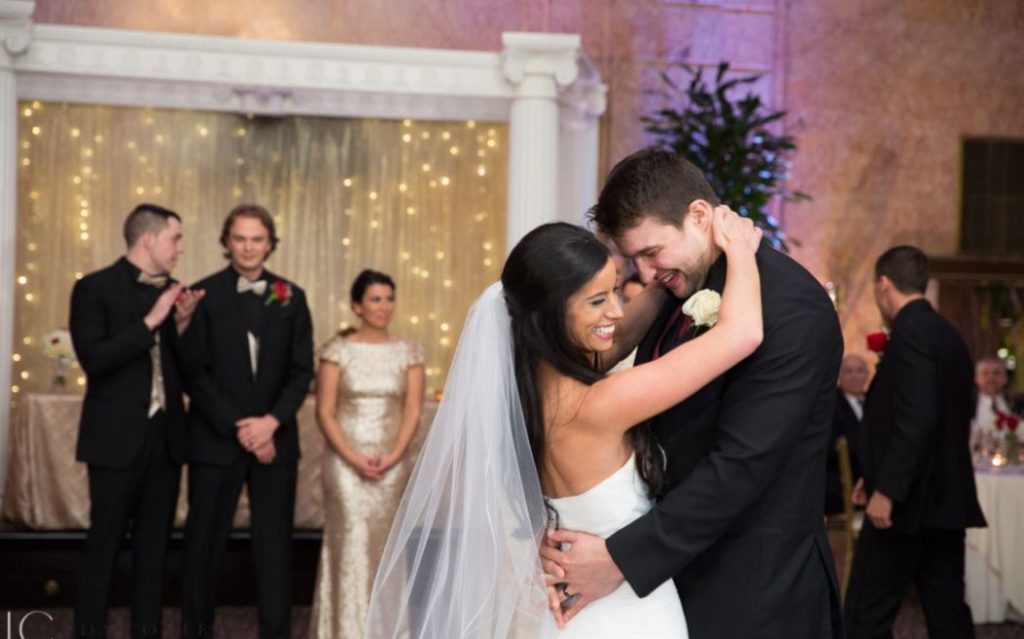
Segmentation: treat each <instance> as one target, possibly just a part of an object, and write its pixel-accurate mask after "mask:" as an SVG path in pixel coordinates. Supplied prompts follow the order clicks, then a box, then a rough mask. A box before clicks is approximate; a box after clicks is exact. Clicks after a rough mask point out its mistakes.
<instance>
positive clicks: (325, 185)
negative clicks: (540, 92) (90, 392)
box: [5, 102, 507, 403]
mask: <svg viewBox="0 0 1024 639" xmlns="http://www.w3.org/2000/svg"><path fill="white" fill-rule="evenodd" d="M18 129H19V136H18V138H19V141H18V143H19V173H18V246H17V274H16V282H13V283H10V282H8V283H5V284H6V285H13V286H15V288H16V292H17V303H16V309H15V316H16V317H15V345H14V353H15V355H14V362H13V375H12V384H13V388H12V391H14V393H13V395H12V397H13V398H14V400H15V403H16V402H17V398H18V397H19V395H20V394H23V393H26V392H32V391H34V390H41V389H49V388H50V387H51V383H52V382H51V380H52V378H53V372H54V368H53V366H54V365H53V362H51V361H50V360H48V359H46V358H45V357H44V356H43V353H42V341H43V337H44V336H45V335H46V334H47V333H49V332H50V331H53V330H55V329H58V328H61V327H66V326H67V321H68V320H67V318H68V301H69V297H70V293H71V287H72V285H73V283H74V281H75V279H76V278H77V277H81V276H82V274H84V273H88V272H89V271H92V270H95V269H97V268H101V267H103V266H106V265H107V264H109V263H111V262H112V261H113V260H114V259H116V258H117V257H118V256H119V255H121V254H122V253H123V252H124V240H123V238H122V234H121V227H122V223H123V221H124V218H125V216H126V215H127V214H128V212H129V211H130V210H131V209H132V208H133V207H134V206H135V205H136V204H137V203H139V202H154V203H157V204H160V205H163V206H166V207H168V208H170V209H172V210H174V211H176V212H178V213H179V214H180V215H181V216H182V219H183V222H184V230H185V254H184V255H183V256H182V259H181V261H180V262H179V266H178V268H177V270H176V271H175V273H174V275H175V276H176V277H178V278H179V279H181V280H183V281H185V282H193V281H196V280H198V279H199V278H201V277H203V276H205V275H207V274H209V273H211V272H213V271H216V270H219V269H221V268H223V267H224V265H225V263H226V262H225V260H224V258H223V257H222V249H221V247H220V245H219V243H218V238H219V236H220V229H221V224H222V221H223V219H224V216H225V215H226V214H227V212H228V211H229V210H230V209H231V208H232V207H233V206H235V205H236V204H238V203H241V202H257V203H259V204H262V205H264V206H266V207H267V208H268V209H269V210H270V211H271V213H273V214H274V217H275V221H276V224H277V226H278V234H279V236H280V237H281V238H282V239H281V244H280V245H279V246H278V249H277V251H276V252H275V253H274V255H272V256H271V259H270V262H269V263H268V266H269V268H270V269H271V270H273V271H275V272H277V273H280V274H281V275H283V276H285V277H288V278H290V279H292V280H294V281H295V282H296V283H297V284H298V285H299V286H301V287H302V288H304V289H305V290H306V293H307V297H308V299H309V303H310V307H311V310H312V313H313V321H314V328H315V335H316V340H317V343H318V344H319V343H322V342H324V341H325V340H327V339H328V338H329V337H330V336H331V335H333V334H334V333H335V332H336V331H337V330H338V329H339V328H342V327H344V326H346V325H347V324H349V323H352V322H354V321H355V318H354V316H353V314H352V312H351V309H350V308H349V298H348V291H349V286H350V284H351V282H352V280H353V279H354V278H355V276H356V275H357V274H358V272H359V271H360V270H361V269H363V268H374V269H377V270H381V271H384V272H386V273H389V274H391V275H392V276H393V277H394V279H395V281H396V284H397V296H398V310H397V313H396V315H395V319H394V323H393V326H392V329H393V331H394V332H395V333H398V334H400V335H404V336H407V337H411V338H414V339H417V340H419V341H421V342H423V343H424V345H425V346H426V347H427V351H428V354H429V355H428V360H427V375H428V377H427V388H428V390H430V391H434V390H439V389H440V388H441V387H442V386H443V382H444V376H445V371H446V368H447V366H448V363H449V360H450V359H451V355H452V352H453V349H454V346H455V343H456V342H457V341H458V331H459V329H460V328H461V326H462V321H463V319H464V317H465V313H466V311H467V310H468V308H469V305H470V304H471V303H472V301H473V299H475V297H476V296H477V295H478V294H479V293H480V291H482V290H483V289H484V288H485V287H486V286H487V284H489V283H490V282H493V281H494V280H496V279H497V278H498V277H499V275H500V269H501V265H502V261H503V258H504V246H505V175H506V162H507V151H506V149H507V145H506V140H507V129H506V127H505V126H504V125H502V124H496V123H485V122H474V121H460V122H421V121H410V120H405V121H399V120H373V119H354V120H353V119H331V118H311V117H289V118H259V117H257V118H246V117H243V116H238V115H233V114H222V113H207V112H195V111H183V110H161V109H145V108H122V107H107V106H95V105H69V104H58V103H40V102H25V103H22V104H21V105H20V107H19V127H18ZM69 372H70V374H69V376H68V378H69V379H68V387H69V388H71V389H75V388H80V387H81V386H82V385H83V384H84V378H83V376H82V373H81V371H80V370H78V369H77V368H74V367H73V368H72V369H71V370H70V371H69Z"/></svg>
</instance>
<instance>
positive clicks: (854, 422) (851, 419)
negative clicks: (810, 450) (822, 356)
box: [825, 389, 863, 514]
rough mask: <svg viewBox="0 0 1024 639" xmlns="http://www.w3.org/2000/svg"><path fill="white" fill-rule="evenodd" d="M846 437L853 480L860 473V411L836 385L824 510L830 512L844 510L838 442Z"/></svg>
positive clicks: (826, 469)
mask: <svg viewBox="0 0 1024 639" xmlns="http://www.w3.org/2000/svg"><path fill="white" fill-rule="evenodd" d="M840 437H846V446H847V450H848V451H849V454H850V473H851V475H852V480H853V481H854V482H856V481H857V479H858V478H859V477H860V476H861V469H860V451H861V448H862V447H863V445H862V440H861V422H860V420H859V419H857V413H855V412H853V408H852V407H851V406H850V402H849V400H847V399H846V394H845V393H843V390H842V389H836V410H835V412H834V413H833V414H832V434H831V435H830V437H829V445H828V455H827V457H826V462H825V473H826V478H825V482H826V483H825V512H826V513H827V514H832V513H838V512H842V510H843V483H842V479H841V478H840V477H839V453H838V452H837V451H836V442H838V441H839V438H840Z"/></svg>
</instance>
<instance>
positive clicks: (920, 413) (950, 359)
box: [863, 299, 985, 534]
mask: <svg viewBox="0 0 1024 639" xmlns="http://www.w3.org/2000/svg"><path fill="white" fill-rule="evenodd" d="M973 379H974V366H973V365H972V363H971V358H970V356H969V355H968V353H967V347H966V346H965V345H964V341H963V339H961V338H960V335H959V334H958V333H957V332H956V329H955V328H953V326H952V325H951V324H950V323H949V322H947V321H946V320H945V318H943V317H942V316H941V315H939V314H938V313H936V312H935V309H933V308H932V306H931V304H929V303H928V301H927V300H924V299H919V300H915V301H913V302H910V303H908V304H907V305H906V306H904V307H903V308H902V309H901V310H900V312H899V313H897V314H896V317H895V318H894V319H893V322H892V336H891V337H890V339H889V343H888V345H887V346H886V348H885V354H884V355H883V357H882V361H881V362H880V363H879V365H878V369H877V371H876V373H875V379H874V381H873V382H872V383H871V388H870V389H869V390H868V397H867V401H866V402H865V404H864V443H865V449H864V455H863V457H864V487H865V489H866V490H867V491H868V494H871V492H872V491H874V490H879V491H881V492H882V493H883V494H884V495H886V496H887V497H889V498H891V499H892V500H893V502H894V503H893V513H892V521H893V526H892V528H891V529H890V531H891V532H893V533H908V534H910V533H915V532H917V531H918V530H919V529H921V528H951V529H959V528H970V527H975V526H984V525H985V517H984V516H983V515H982V513H981V508H980V507H979V506H978V498H977V493H976V489H975V485H974V469H973V467H972V465H971V453H970V449H969V445H968V439H969V436H970V426H971V416H972V415H973V414H974V409H975V404H974V402H972V401H971V389H972V388H973Z"/></svg>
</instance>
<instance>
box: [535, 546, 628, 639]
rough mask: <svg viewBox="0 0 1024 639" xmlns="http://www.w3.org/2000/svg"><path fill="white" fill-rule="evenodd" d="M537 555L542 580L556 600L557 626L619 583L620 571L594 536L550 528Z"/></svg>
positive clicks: (620, 578)
mask: <svg viewBox="0 0 1024 639" xmlns="http://www.w3.org/2000/svg"><path fill="white" fill-rule="evenodd" d="M563 547H564V548H566V549H565V550H563V549H562V548H563ZM540 556H541V564H542V566H543V567H544V573H545V580H546V581H547V582H548V584H549V585H550V586H552V587H554V588H555V590H556V596H557V598H558V601H559V606H560V612H561V619H559V614H557V612H556V614H555V619H556V621H558V622H559V627H562V625H563V624H565V623H568V622H569V621H571V620H572V618H573V617H575V616H576V615H577V614H578V613H579V611H580V610H582V609H583V608H585V607H586V606H587V604H589V603H590V602H592V601H596V600H598V599H600V598H601V597H604V596H605V595H607V594H609V593H611V592H612V591H613V590H615V589H616V588H618V587H619V585H620V584H621V583H622V572H621V571H620V570H619V567H618V566H616V565H615V562H614V561H613V560H612V557H611V555H610V554H608V547H607V546H606V545H605V541H604V539H602V538H601V537H598V536H596V535H590V534H587V533H581V532H576V531H573V530H549V531H548V532H547V534H546V535H545V539H544V543H543V544H542V545H541V548H540ZM562 584H564V586H563V585H562ZM549 598H550V594H549Z"/></svg>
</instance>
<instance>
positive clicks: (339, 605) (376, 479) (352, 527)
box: [309, 270, 425, 639]
mask: <svg viewBox="0 0 1024 639" xmlns="http://www.w3.org/2000/svg"><path fill="white" fill-rule="evenodd" d="M394 306H395V284H394V282H393V281H392V280H391V278H390V277H388V276H387V275H385V274H383V273H379V272H377V271H371V270H366V271H363V272H362V273H360V274H359V277H357V278H356V280H355V282H353V284H352V309H353V311H355V313H356V315H358V316H359V317H360V320H361V325H360V327H359V329H358V330H357V331H356V332H355V333H352V334H351V335H349V336H347V337H345V338H342V337H336V338H334V339H333V340H332V341H331V342H330V343H328V344H327V346H326V347H325V348H324V350H323V351H322V353H321V355H320V366H319V368H318V370H317V395H316V411H317V421H318V422H319V424H320V429H321V430H322V431H323V433H324V437H325V438H326V440H327V446H326V447H325V448H324V456H323V467H322V475H323V483H324V537H323V546H322V549H321V551H320V563H319V567H318V569H317V577H316V590H315V592H314V595H313V610H312V614H311V615H310V622H309V623H310V630H309V636H310V637H316V638H318V639H349V638H352V639H357V638H361V637H362V636H363V625H364V622H365V619H366V612H367V607H368V606H369V602H370V589H371V588H372V586H373V577H374V574H375V573H376V572H377V563H378V561H379V560H380V556H381V554H382V553H383V551H384V544H385V542H386V541H387V538H388V530H389V529H390V527H391V520H392V519H393V518H394V515H395V510H396V509H397V508H398V502H399V500H401V498H402V492H403V490H404V489H405V483H406V481H407V480H408V477H409V472H410V470H411V469H412V467H411V465H410V464H408V463H407V461H406V451H407V449H408V446H409V442H410V441H411V440H412V437H413V435H414V434H415V431H416V426H417V424H418V422H419V417H420V411H421V409H422V406H423V361H424V356H425V355H424V349H423V346H422V345H421V344H419V343H417V342H414V341H412V340H408V339H402V338H399V337H397V336H395V335H392V334H391V333H389V332H388V324H389V323H390V321H391V316H392V314H393V312H394Z"/></svg>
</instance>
